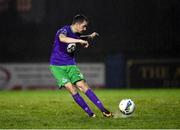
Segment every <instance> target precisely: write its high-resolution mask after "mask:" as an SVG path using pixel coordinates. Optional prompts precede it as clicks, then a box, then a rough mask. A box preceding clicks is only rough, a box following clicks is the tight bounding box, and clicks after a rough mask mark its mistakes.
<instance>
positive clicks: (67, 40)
mask: <svg viewBox="0 0 180 130" xmlns="http://www.w3.org/2000/svg"><path fill="white" fill-rule="evenodd" d="M59 40H60V41H61V42H64V43H76V44H81V45H83V46H84V47H85V48H87V47H89V43H88V41H85V40H82V39H75V38H71V37H67V36H66V35H64V34H62V33H61V34H60V35H59Z"/></svg>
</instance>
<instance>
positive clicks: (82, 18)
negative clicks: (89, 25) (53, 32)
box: [72, 14, 89, 24]
mask: <svg viewBox="0 0 180 130" xmlns="http://www.w3.org/2000/svg"><path fill="white" fill-rule="evenodd" d="M84 21H86V22H89V20H88V18H87V17H86V16H84V15H82V14H77V15H76V16H74V18H73V22H72V24H75V23H83V22H84Z"/></svg>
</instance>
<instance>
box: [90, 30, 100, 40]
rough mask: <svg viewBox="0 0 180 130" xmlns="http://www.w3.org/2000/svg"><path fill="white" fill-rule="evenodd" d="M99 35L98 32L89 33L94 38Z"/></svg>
mask: <svg viewBox="0 0 180 130" xmlns="http://www.w3.org/2000/svg"><path fill="white" fill-rule="evenodd" d="M97 36H99V34H98V33H97V32H93V33H92V34H90V35H89V37H90V38H92V39H93V38H95V37H97Z"/></svg>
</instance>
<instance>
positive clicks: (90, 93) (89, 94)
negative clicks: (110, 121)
mask: <svg viewBox="0 0 180 130" xmlns="http://www.w3.org/2000/svg"><path fill="white" fill-rule="evenodd" d="M85 94H86V96H87V97H88V98H89V99H90V100H91V101H92V102H93V103H94V104H95V105H96V106H97V107H98V108H99V109H100V110H101V111H102V112H105V111H106V109H105V108H104V106H103V104H102V103H101V101H100V100H99V99H98V97H97V96H96V95H95V93H94V92H93V91H92V90H91V89H88V90H87V91H86V93H85Z"/></svg>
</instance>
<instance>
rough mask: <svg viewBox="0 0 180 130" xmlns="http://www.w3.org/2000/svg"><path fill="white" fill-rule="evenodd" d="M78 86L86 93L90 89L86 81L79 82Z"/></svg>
mask: <svg viewBox="0 0 180 130" xmlns="http://www.w3.org/2000/svg"><path fill="white" fill-rule="evenodd" d="M76 86H77V87H78V88H79V89H80V90H81V91H82V92H84V93H85V92H86V91H87V90H88V89H89V87H88V85H87V83H86V82H84V81H79V82H77V83H76Z"/></svg>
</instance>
